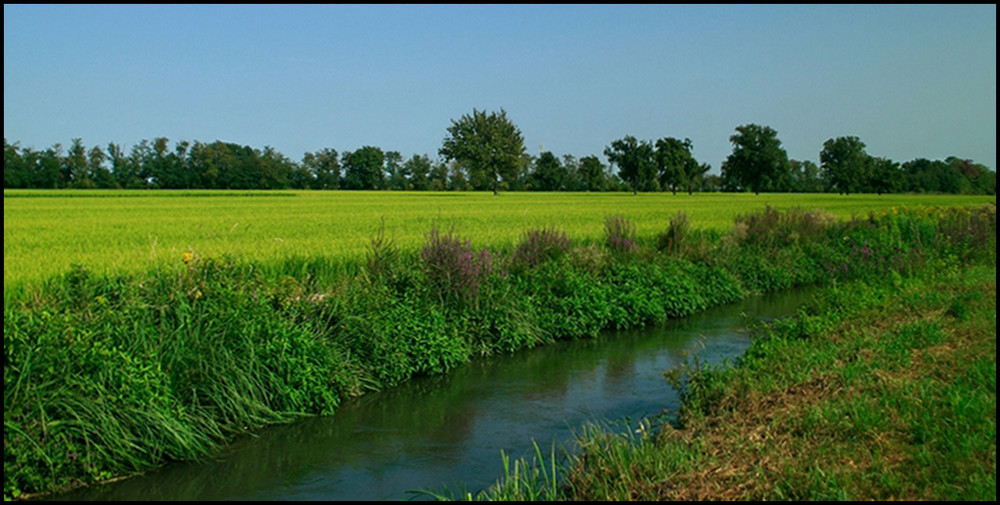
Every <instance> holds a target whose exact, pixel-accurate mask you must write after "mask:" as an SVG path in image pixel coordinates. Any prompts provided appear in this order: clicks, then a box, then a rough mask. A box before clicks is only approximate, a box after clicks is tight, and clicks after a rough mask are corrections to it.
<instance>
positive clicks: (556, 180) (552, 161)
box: [531, 151, 566, 191]
mask: <svg viewBox="0 0 1000 505" xmlns="http://www.w3.org/2000/svg"><path fill="white" fill-rule="evenodd" d="M534 165H535V170H534V172H532V174H531V178H532V181H533V182H534V184H533V186H534V189H536V190H539V191H560V190H562V189H564V184H565V182H566V169H565V167H563V165H562V163H560V162H559V158H556V156H555V155H554V154H552V152H551V151H545V152H543V153H541V154H539V155H538V158H536V159H535V163H534Z"/></svg>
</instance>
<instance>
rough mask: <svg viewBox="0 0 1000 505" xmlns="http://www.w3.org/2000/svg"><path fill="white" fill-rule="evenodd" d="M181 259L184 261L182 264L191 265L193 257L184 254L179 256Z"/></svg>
mask: <svg viewBox="0 0 1000 505" xmlns="http://www.w3.org/2000/svg"><path fill="white" fill-rule="evenodd" d="M181 259H182V260H184V263H191V260H192V259H194V255H193V254H191V253H189V252H186V253H184V254H182V255H181Z"/></svg>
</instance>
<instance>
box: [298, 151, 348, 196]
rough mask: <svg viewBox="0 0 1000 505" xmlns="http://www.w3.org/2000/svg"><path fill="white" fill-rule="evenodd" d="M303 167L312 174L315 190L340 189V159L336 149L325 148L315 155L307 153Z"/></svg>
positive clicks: (311, 179) (311, 180) (303, 159)
mask: <svg viewBox="0 0 1000 505" xmlns="http://www.w3.org/2000/svg"><path fill="white" fill-rule="evenodd" d="M302 165H303V166H304V167H305V168H306V170H308V171H309V173H311V174H312V177H310V178H309V179H310V182H311V184H312V188H313V189H337V188H339V187H340V159H339V157H338V154H337V150H336V149H331V148H329V147H328V148H325V149H320V150H319V151H316V152H315V153H305V154H304V155H303V156H302Z"/></svg>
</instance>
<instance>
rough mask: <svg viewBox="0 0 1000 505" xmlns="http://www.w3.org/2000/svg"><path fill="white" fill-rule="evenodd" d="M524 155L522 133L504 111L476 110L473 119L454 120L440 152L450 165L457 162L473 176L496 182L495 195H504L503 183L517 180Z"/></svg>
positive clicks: (468, 117) (471, 116)
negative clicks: (452, 161)
mask: <svg viewBox="0 0 1000 505" xmlns="http://www.w3.org/2000/svg"><path fill="white" fill-rule="evenodd" d="M524 152H525V149H524V138H523V137H522V136H521V131H520V130H519V129H518V128H517V127H516V126H514V123H512V122H511V121H510V120H509V119H507V112H506V111H504V110H503V109H500V112H499V113H496V112H492V113H490V114H487V113H486V112H485V111H478V110H476V109H472V115H468V114H466V115H463V116H462V117H461V118H460V119H459V120H458V121H455V120H452V122H451V126H449V127H448V136H447V137H445V139H444V143H443V145H442V147H441V149H439V150H438V153H439V154H440V155H441V156H444V157H445V160H446V161H450V160H456V161H458V162H459V163H460V164H462V165H464V166H466V167H468V169H469V171H470V173H472V174H476V173H482V174H485V176H486V177H487V178H488V179H489V180H490V181H492V186H493V194H494V195H496V194H498V193H499V191H500V180H501V179H504V180H506V181H508V182H509V181H510V180H512V179H515V178H516V177H517V175H518V169H519V168H520V166H521V165H522V163H523V156H524Z"/></svg>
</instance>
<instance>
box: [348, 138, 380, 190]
mask: <svg viewBox="0 0 1000 505" xmlns="http://www.w3.org/2000/svg"><path fill="white" fill-rule="evenodd" d="M341 159H342V161H343V163H344V188H346V189H383V187H384V186H385V172H383V167H384V163H385V153H383V152H382V149H380V148H378V147H374V146H364V147H362V148H361V149H358V150H356V151H354V152H344V154H343V155H342V157H341Z"/></svg>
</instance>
